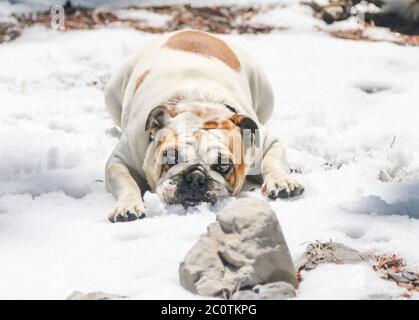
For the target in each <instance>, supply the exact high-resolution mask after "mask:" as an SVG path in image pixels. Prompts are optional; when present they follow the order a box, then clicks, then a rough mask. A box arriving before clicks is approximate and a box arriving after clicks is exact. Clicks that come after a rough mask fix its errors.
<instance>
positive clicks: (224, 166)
mask: <svg viewBox="0 0 419 320" xmlns="http://www.w3.org/2000/svg"><path fill="white" fill-rule="evenodd" d="M217 169H218V171H219V172H221V173H227V172H229V171H230V169H231V166H230V164H219V165H218V167H217Z"/></svg>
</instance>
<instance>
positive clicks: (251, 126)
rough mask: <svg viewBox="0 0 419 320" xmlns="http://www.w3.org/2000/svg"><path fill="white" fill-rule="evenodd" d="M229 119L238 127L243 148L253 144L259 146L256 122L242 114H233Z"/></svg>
mask: <svg viewBox="0 0 419 320" xmlns="http://www.w3.org/2000/svg"><path fill="white" fill-rule="evenodd" d="M230 120H231V121H232V122H233V123H234V124H235V125H236V126H238V127H239V128H240V131H241V133H242V136H243V145H244V148H245V150H246V149H247V148H249V147H251V146H253V145H255V146H256V147H258V148H259V146H260V133H259V128H258V125H257V124H256V122H254V121H253V120H252V119H250V118H249V117H248V116H245V115H242V114H234V115H233V116H232V117H231V118H230Z"/></svg>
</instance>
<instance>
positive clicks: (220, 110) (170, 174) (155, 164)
mask: <svg viewBox="0 0 419 320" xmlns="http://www.w3.org/2000/svg"><path fill="white" fill-rule="evenodd" d="M257 129H258V128H257V124H256V123H255V122H254V121H253V120H251V119H250V118H248V117H246V116H243V115H238V114H236V113H235V112H233V111H232V109H231V108H230V109H228V108H226V107H225V106H224V105H221V106H220V105H215V104H210V103H180V104H178V105H176V106H175V107H173V106H160V107H157V108H155V109H154V110H153V111H152V112H151V113H150V115H149V117H148V120H147V123H146V128H145V130H147V131H148V133H149V135H150V144H149V147H148V149H147V152H146V156H145V160H144V171H145V173H146V175H147V180H148V182H149V184H150V186H151V188H152V189H154V190H155V191H156V192H157V194H158V195H159V196H160V198H161V199H163V200H164V201H165V202H167V203H169V204H176V203H180V204H182V205H183V206H185V207H188V206H192V205H195V204H197V203H200V202H210V203H215V202H217V201H218V200H219V199H221V198H223V197H226V196H228V195H235V194H237V193H238V192H239V191H240V189H241V187H242V185H243V183H244V180H245V177H246V160H245V157H246V154H247V152H248V151H249V150H250V151H252V150H253V148H252V147H256V146H257V145H259V142H258V140H259V135H258V132H257V131H258V130H257ZM253 151H254V150H253Z"/></svg>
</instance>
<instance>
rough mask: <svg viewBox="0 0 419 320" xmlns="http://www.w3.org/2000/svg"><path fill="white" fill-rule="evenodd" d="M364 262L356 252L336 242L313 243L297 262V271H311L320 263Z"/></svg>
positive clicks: (363, 258) (361, 256)
mask: <svg viewBox="0 0 419 320" xmlns="http://www.w3.org/2000/svg"><path fill="white" fill-rule="evenodd" d="M363 261H366V257H365V256H364V255H362V254H361V253H359V252H358V251H357V250H355V249H352V248H349V247H347V246H345V245H344V244H341V243H337V242H324V243H321V242H313V243H310V244H309V245H308V246H307V249H306V251H305V252H304V254H303V255H302V257H301V258H300V259H299V260H298V261H297V263H296V265H297V269H298V270H312V269H315V268H316V267H317V266H318V265H319V264H322V263H336V264H355V263H360V262H363Z"/></svg>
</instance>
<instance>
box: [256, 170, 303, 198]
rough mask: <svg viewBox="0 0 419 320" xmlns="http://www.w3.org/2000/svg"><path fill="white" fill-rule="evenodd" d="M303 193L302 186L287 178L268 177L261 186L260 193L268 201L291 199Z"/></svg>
mask: <svg viewBox="0 0 419 320" xmlns="http://www.w3.org/2000/svg"><path fill="white" fill-rule="evenodd" d="M303 192H304V186H303V185H301V184H299V183H298V182H296V181H295V180H294V179H292V178H291V177H289V176H283V177H282V176H274V175H268V176H267V177H265V181H264V182H263V185H262V193H263V194H264V195H265V196H267V197H268V198H270V199H277V198H282V199H286V198H292V197H296V196H299V195H301V194H302V193H303Z"/></svg>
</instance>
